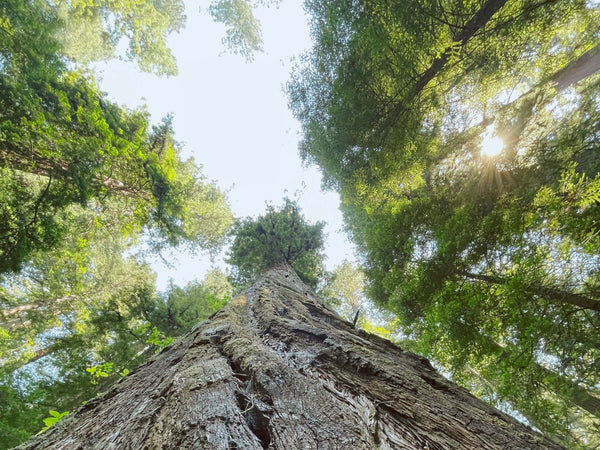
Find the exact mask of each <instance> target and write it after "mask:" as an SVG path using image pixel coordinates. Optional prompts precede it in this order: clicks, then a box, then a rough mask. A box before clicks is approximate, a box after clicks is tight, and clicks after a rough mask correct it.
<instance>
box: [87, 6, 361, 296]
mask: <svg viewBox="0 0 600 450" xmlns="http://www.w3.org/2000/svg"><path fill="white" fill-rule="evenodd" d="M187 3H188V4H187V5H186V6H187V8H186V14H187V18H188V19H187V26H186V28H185V29H184V30H183V32H182V33H181V34H179V35H174V36H172V38H171V39H170V47H171V49H172V50H173V52H174V54H175V57H176V58H177V64H178V68H179V75H178V76H177V77H171V78H159V77H155V76H153V75H148V74H144V73H141V72H138V71H136V70H135V67H134V65H133V64H131V63H121V62H110V63H109V64H105V65H98V69H99V70H100V75H101V77H102V80H101V83H100V85H101V88H102V90H103V91H105V92H107V93H108V95H109V97H110V98H111V99H112V100H114V101H116V102H118V103H119V104H122V105H127V106H129V107H136V106H140V105H143V104H146V105H147V106H148V108H149V111H150V113H151V114H152V119H153V121H154V122H158V121H159V120H160V119H161V118H162V117H163V116H164V115H166V114H167V113H174V115H175V118H174V128H175V138H176V139H177V140H178V141H180V142H182V143H183V144H184V155H186V156H188V155H192V156H194V158H195V159H196V161H197V162H198V163H201V164H202V165H203V166H204V169H203V171H204V174H205V175H206V176H207V177H208V178H210V179H214V180H216V181H217V182H218V185H219V186H220V187H221V188H222V189H225V190H228V191H229V200H230V204H231V208H232V210H233V213H234V215H235V216H236V217H246V216H257V215H259V214H261V213H263V212H264V211H265V202H266V201H269V202H273V203H274V204H276V205H279V204H281V202H282V199H283V197H284V196H286V195H287V196H289V197H291V198H293V197H294V195H295V193H296V191H298V190H299V189H303V194H302V196H301V197H300V200H299V204H300V206H301V208H302V211H303V213H304V215H305V216H306V218H307V219H308V220H309V221H310V222H311V223H313V222H316V221H318V220H324V221H326V222H327V223H328V225H327V227H326V233H327V235H328V238H327V243H326V248H325V254H326V255H327V260H326V265H327V267H328V269H332V268H333V267H334V266H336V265H337V264H339V263H341V262H342V260H344V259H348V260H352V259H354V257H353V250H352V246H351V244H350V243H349V242H348V240H347V238H346V237H345V235H344V233H343V232H342V231H341V230H340V229H341V227H342V218H341V213H340V212H339V210H338V205H339V197H338V195H337V193H333V192H325V193H324V192H321V190H320V184H321V178H320V174H319V172H318V170H317V169H316V168H315V167H310V168H305V167H302V164H301V162H300V158H299V156H298V150H297V147H298V140H299V136H300V134H299V129H300V128H299V124H298V123H297V122H296V120H295V119H294V118H293V117H292V114H291V113H290V111H289V110H288V107H287V98H286V96H285V94H284V92H283V87H284V85H285V83H286V82H287V81H288V79H289V74H290V70H291V68H292V66H293V61H292V58H293V57H294V56H298V55H299V54H300V53H301V52H302V51H303V50H304V49H307V48H308V47H309V45H310V37H309V34H308V26H307V20H306V17H305V15H304V12H303V10H302V7H301V2H298V1H291V0H288V1H283V2H282V3H281V5H280V6H279V7H278V8H276V7H271V8H264V9H262V10H261V11H259V13H258V17H259V18H260V20H261V23H262V27H263V41H264V50H265V52H264V53H262V54H257V55H256V58H255V60H254V61H253V62H251V63H245V62H244V59H243V58H242V57H241V56H237V55H230V54H227V53H224V47H223V46H222V44H221V37H222V36H223V34H224V32H223V27H222V26H221V25H219V24H215V23H213V22H212V20H211V19H210V17H208V15H207V14H205V13H199V12H198V9H197V6H195V4H196V2H193V4H192V2H189V1H188V2H187ZM303 187H304V188H303ZM172 264H173V266H174V267H172V268H168V267H166V266H165V265H164V264H162V263H160V262H156V263H155V264H154V265H153V266H154V269H155V270H156V272H157V273H158V280H157V283H158V288H159V289H163V288H164V287H165V286H166V284H167V282H168V280H169V279H171V278H172V279H173V280H174V281H175V283H176V284H179V285H183V284H185V283H186V282H188V281H190V280H193V279H196V278H197V279H202V277H203V275H204V273H205V272H206V270H208V269H209V268H210V267H211V263H210V261H209V258H208V257H207V256H202V255H201V256H198V257H190V256H189V255H183V254H179V255H178V256H177V258H176V260H175V261H172Z"/></svg>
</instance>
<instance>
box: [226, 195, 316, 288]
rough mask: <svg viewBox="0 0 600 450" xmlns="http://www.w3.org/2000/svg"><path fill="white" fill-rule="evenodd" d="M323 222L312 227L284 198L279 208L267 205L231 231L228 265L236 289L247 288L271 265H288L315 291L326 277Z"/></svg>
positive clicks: (240, 221) (294, 206)
mask: <svg viewBox="0 0 600 450" xmlns="http://www.w3.org/2000/svg"><path fill="white" fill-rule="evenodd" d="M324 226H325V223H324V222H317V223H315V224H314V225H311V224H309V223H308V222H307V221H306V219H305V218H304V216H303V215H302V213H301V211H300V208H299V207H298V205H297V204H296V203H295V202H294V201H292V200H290V199H287V198H286V199H285V200H284V203H283V205H282V206H280V207H275V206H273V205H268V206H267V212H266V213H265V214H264V215H262V216H259V217H258V218H256V219H253V218H251V217H248V218H246V219H242V220H239V221H238V222H237V224H236V225H235V226H234V227H233V229H232V234H233V236H234V239H233V243H232V245H231V248H230V250H229V257H228V260H227V262H228V263H229V264H231V265H232V267H233V280H234V284H236V285H237V286H244V285H247V284H248V283H249V282H251V281H252V280H254V279H255V278H256V277H257V276H258V275H260V274H261V273H262V272H264V271H265V270H266V269H268V268H269V267H271V266H274V265H276V264H279V263H281V262H287V263H288V264H290V265H291V266H292V267H293V268H294V270H296V272H297V273H298V275H299V276H300V278H301V279H302V280H303V281H304V282H305V283H307V284H309V285H310V286H312V287H313V288H314V287H316V286H317V284H318V282H319V278H320V277H321V276H322V275H323V270H324V269H323V258H324V256H323V254H322V250H323V239H324V236H323V227H324Z"/></svg>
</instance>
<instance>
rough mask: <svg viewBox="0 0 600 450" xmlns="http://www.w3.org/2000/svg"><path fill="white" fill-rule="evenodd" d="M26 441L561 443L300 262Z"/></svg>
mask: <svg viewBox="0 0 600 450" xmlns="http://www.w3.org/2000/svg"><path fill="white" fill-rule="evenodd" d="M20 448H22V449H32V448H36V449H37V448H46V449H58V448H68V449H84V448H85V449H117V448H118V449H142V448H143V449H158V448H160V449H185V448H206V449H242V448H243V449H262V448H269V449H286V450H287V449H374V448H380V449H399V448H411V449H430V450H433V449H534V448H543V449H551V448H560V446H558V445H557V444H555V443H553V442H551V441H549V440H548V439H546V438H544V437H542V436H541V435H539V434H537V433H536V432H534V431H532V430H530V429H529V428H527V427H526V426H524V425H522V424H520V423H519V422H517V421H516V420H515V419H513V418H511V417H509V416H507V415H506V414H503V413H501V412H499V411H497V410H496V409H494V408H493V407H491V406H489V405H487V404H485V403H483V402H481V401H480V400H478V399H476V398H475V397H474V396H472V395H470V394H469V393H468V392H467V391H466V390H464V389H462V388H460V387H458V386H457V385H455V384H453V383H451V382H449V381H448V380H446V379H445V378H443V377H442V376H441V375H439V374H438V373H437V372H436V371H435V370H434V369H433V368H432V366H431V365H430V364H429V362H428V361H427V360H426V359H424V358H421V357H419V356H416V355H414V354H412V353H409V352H404V351H402V350H401V349H400V348H399V347H397V346H395V345H393V344H392V343H390V342H389V341H386V340H384V339H381V338H379V337H376V336H374V335H370V334H367V333H365V332H363V331H359V330H356V329H354V328H353V327H352V325H351V324H350V323H349V322H345V321H343V320H341V319H340V318H339V317H338V316H337V314H336V313H335V312H333V311H332V310H331V309H330V308H328V307H327V306H325V305H324V304H323V302H322V301H321V300H320V299H319V298H317V297H316V296H315V295H314V294H313V293H312V292H311V291H310V289H309V288H308V287H307V286H306V285H304V284H303V283H302V282H301V281H300V279H299V278H298V277H297V276H296V274H295V273H294V271H293V270H292V269H290V268H289V267H288V266H279V267H275V268H273V269H270V270H269V271H267V272H266V273H265V274H264V275H263V276H262V277H260V278H259V279H258V280H257V281H256V282H255V283H254V284H253V285H252V286H251V287H250V288H249V289H248V290H247V291H246V292H245V293H243V294H242V295H239V296H238V297H236V298H234V299H233V300H232V301H231V302H230V303H229V304H228V305H227V306H225V307H224V308H223V309H222V310H220V311H219V312H217V313H215V314H214V315H213V316H212V317H211V318H209V319H208V320H206V321H204V322H202V323H201V324H199V325H197V326H196V327H195V328H194V329H193V330H192V331H191V332H190V333H188V334H187V335H185V336H184V337H182V338H181V339H179V340H178V341H176V342H175V343H173V344H172V345H171V346H169V347H167V348H166V349H164V350H163V351H162V352H161V353H160V354H159V355H157V356H155V357H153V358H152V359H150V360H149V361H148V362H146V363H144V364H142V365H141V366H139V367H138V368H137V369H135V370H134V371H133V372H132V373H131V374H130V375H128V376H127V377H125V378H123V379H122V380H121V381H120V382H119V383H117V384H116V385H115V386H113V387H112V388H111V389H110V390H109V391H108V392H106V393H105V394H104V395H103V396H100V397H97V398H94V399H93V400H91V401H89V402H87V403H86V404H85V405H84V406H82V407H81V408H80V409H79V410H78V411H76V412H75V413H73V414H71V415H69V416H67V417H66V418H65V419H63V420H62V421H61V422H60V423H59V424H57V425H55V426H53V427H52V428H50V429H49V430H48V431H46V432H45V433H43V434H41V435H39V436H37V437H35V438H34V439H32V440H31V441H28V442H27V443H25V444H23V445H22V446H21V447H20Z"/></svg>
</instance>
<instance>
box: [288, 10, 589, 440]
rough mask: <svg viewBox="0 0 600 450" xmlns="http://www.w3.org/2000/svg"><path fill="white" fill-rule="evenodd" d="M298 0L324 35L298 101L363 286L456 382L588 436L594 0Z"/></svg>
mask: <svg viewBox="0 0 600 450" xmlns="http://www.w3.org/2000/svg"><path fill="white" fill-rule="evenodd" d="M307 6H308V8H309V10H310V12H311V14H312V24H313V37H314V39H315V46H314V48H313V50H312V52H311V53H310V54H309V55H307V56H306V58H305V60H304V61H305V64H304V66H301V67H299V68H298V69H297V70H296V73H295V74H294V79H293V81H292V82H291V83H290V86H289V94H290V102H291V105H292V108H293V109H294V111H295V114H296V115H297V117H298V118H299V119H300V121H301V122H302V126H303V130H304V136H303V141H302V143H301V152H302V155H303V156H304V158H305V159H306V160H308V161H311V162H315V163H317V164H318V165H319V166H320V167H321V169H322V171H323V174H324V177H325V184H326V185H327V186H329V187H333V188H336V189H338V190H339V191H340V194H341V197H342V203H343V210H344V215H345V218H346V223H347V227H348V230H349V232H350V234H351V235H352V237H353V239H354V240H355V242H356V243H357V245H358V246H359V248H360V250H361V252H362V254H363V256H364V259H365V267H366V273H367V278H368V280H369V293H370V296H371V297H372V298H374V299H375V300H376V301H377V302H378V303H379V304H381V305H384V306H386V307H387V308H388V309H390V310H391V311H393V312H394V313H396V314H397V315H398V317H399V320H400V321H401V324H402V326H403V332H404V335H405V336H406V337H407V342H412V346H413V348H414V349H415V350H418V351H419V352H420V353H422V354H424V355H426V356H428V357H430V358H432V359H433V360H434V361H436V362H437V363H438V364H439V365H440V366H441V367H442V368H444V369H445V370H447V371H448V372H450V373H451V374H452V376H453V377H454V378H455V379H456V380H458V381H459V382H461V383H463V384H464V385H467V386H469V387H471V388H473V389H474V390H476V391H477V392H479V393H480V394H481V395H483V396H484V397H486V398H487V399H488V400H490V401H494V402H495V403H496V404H497V405H499V406H502V405H510V406H511V407H512V408H514V409H517V410H518V411H519V412H521V413H522V414H523V415H524V416H525V417H526V418H527V419H528V420H529V421H530V423H532V424H534V425H535V426H537V427H538V428H540V429H541V430H543V431H545V432H546V433H548V434H550V435H553V436H556V437H557V439H563V440H564V442H565V443H566V444H567V445H568V446H570V447H576V446H579V445H590V446H593V445H596V444H597V437H595V436H597V433H596V431H597V430H598V427H599V426H600V425H599V424H600V422H599V419H598V418H599V417H600V410H599V409H598V406H597V405H598V403H597V401H596V402H594V399H595V398H596V399H597V396H598V395H599V392H598V383H599V381H600V366H598V361H599V360H600V354H599V353H598V349H599V348H600V341H599V340H598V334H597V330H598V327H599V326H600V322H599V316H598V311H600V291H599V290H598V274H599V273H600V260H599V259H598V251H599V249H600V247H599V245H600V241H599V240H598V236H599V233H598V231H597V229H598V227H597V224H598V223H599V219H600V217H599V216H598V214H599V213H598V208H597V207H596V206H597V200H596V197H597V187H598V186H597V185H598V169H599V167H600V166H599V161H600V160H599V159H598V151H597V150H598V145H599V141H598V136H599V133H598V130H599V129H600V113H599V110H600V108H599V104H598V98H599V94H600V93H599V88H600V84H599V83H598V75H597V73H595V72H596V70H597V65H595V64H594V63H593V62H592V61H594V60H596V59H597V57H598V54H599V53H600V38H599V36H598V33H597V23H598V20H599V19H600V17H599V14H600V11H599V10H598V8H596V7H594V6H593V5H592V4H590V3H589V2H584V1H578V2H559V1H551V2H542V3H539V4H538V3H532V2H527V1H519V0H515V1H509V2H493V1H489V2H459V3H457V2H450V1H448V2H446V1H441V2H419V1H416V0H415V1H406V2H380V1H375V2H369V3H368V4H359V3H348V2H341V1H333V2H331V1H327V2H325V1H320V0H314V1H308V2H307ZM489 133H491V134H495V135H497V136H498V137H500V138H501V139H502V140H503V143H504V147H503V150H502V152H501V153H500V154H499V155H497V156H495V157H490V156H486V155H485V154H483V153H482V152H481V147H482V145H484V143H485V136H486V134H489ZM515 380H518V381H517V382H515Z"/></svg>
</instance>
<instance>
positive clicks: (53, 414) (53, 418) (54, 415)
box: [38, 409, 69, 434]
mask: <svg viewBox="0 0 600 450" xmlns="http://www.w3.org/2000/svg"><path fill="white" fill-rule="evenodd" d="M68 414H69V411H65V412H62V413H59V412H58V411H54V410H52V409H51V410H50V417H46V418H45V419H44V424H46V426H45V427H44V428H42V431H40V433H42V432H44V431H46V430H47V429H48V428H50V427H51V426H52V425H55V424H57V423H58V422H60V421H61V419H62V418H63V417H65V416H66V415H68ZM38 434H39V433H38Z"/></svg>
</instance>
